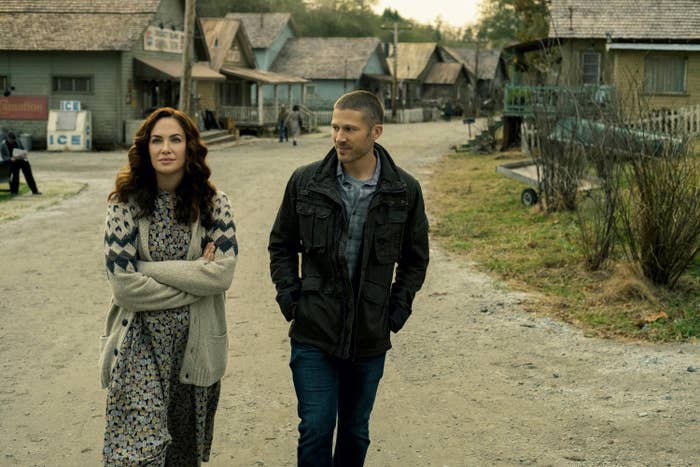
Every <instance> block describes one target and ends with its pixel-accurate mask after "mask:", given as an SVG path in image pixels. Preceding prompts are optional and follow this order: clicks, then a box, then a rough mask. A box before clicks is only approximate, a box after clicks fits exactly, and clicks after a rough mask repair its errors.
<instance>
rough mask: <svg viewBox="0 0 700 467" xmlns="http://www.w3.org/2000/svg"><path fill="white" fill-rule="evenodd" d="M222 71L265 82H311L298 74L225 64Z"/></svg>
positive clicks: (249, 79)
mask: <svg viewBox="0 0 700 467" xmlns="http://www.w3.org/2000/svg"><path fill="white" fill-rule="evenodd" d="M221 73H223V74H225V75H229V76H234V77H236V78H242V79H246V80H248V81H255V82H259V83H264V84H299V83H308V82H309V80H307V79H304V78H300V77H298V76H291V75H284V74H282V73H273V72H272V71H264V70H254V69H252V68H241V67H237V66H225V67H223V68H221Z"/></svg>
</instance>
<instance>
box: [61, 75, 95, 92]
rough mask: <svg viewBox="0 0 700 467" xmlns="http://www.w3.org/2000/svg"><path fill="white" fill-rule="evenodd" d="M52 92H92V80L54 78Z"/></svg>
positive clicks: (74, 77)
mask: <svg viewBox="0 0 700 467" xmlns="http://www.w3.org/2000/svg"><path fill="white" fill-rule="evenodd" d="M53 90H54V92H81V93H88V92H92V78H90V77H86V76H54V78H53Z"/></svg>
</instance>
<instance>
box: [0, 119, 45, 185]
mask: <svg viewBox="0 0 700 467" xmlns="http://www.w3.org/2000/svg"><path fill="white" fill-rule="evenodd" d="M15 149H24V146H22V143H21V142H20V141H19V140H18V139H17V137H16V136H15V134H14V133H12V132H11V131H10V132H9V133H7V139H6V140H5V141H3V142H2V143H1V144H0V156H1V157H2V164H7V165H9V166H10V193H11V194H13V195H16V194H19V171H20V170H21V171H22V173H23V174H24V180H25V181H26V182H27V186H29V189H30V190H32V194H35V195H40V194H41V192H40V191H39V189H38V188H37V186H36V181H35V180H34V174H32V166H31V164H29V160H27V157H26V154H25V155H24V156H23V157H19V156H17V157H15V156H14V155H13V151H14V150H15Z"/></svg>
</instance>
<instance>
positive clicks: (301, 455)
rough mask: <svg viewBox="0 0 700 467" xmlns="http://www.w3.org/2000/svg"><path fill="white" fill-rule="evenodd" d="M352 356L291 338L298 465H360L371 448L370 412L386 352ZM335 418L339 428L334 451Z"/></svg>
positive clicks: (305, 466) (354, 466) (358, 466)
mask: <svg viewBox="0 0 700 467" xmlns="http://www.w3.org/2000/svg"><path fill="white" fill-rule="evenodd" d="M385 356H386V354H382V355H380V356H377V357H370V358H362V359H358V360H356V361H348V360H341V359H339V358H335V357H332V356H330V355H328V354H327V353H325V352H323V351H321V350H319V349H318V348H316V347H314V346H311V345H306V344H300V343H299V342H295V341H294V340H292V356H291V359H290V362H289V366H290V367H291V369H292V378H293V380H294V389H295V391H296V393H297V401H298V406H297V412H298V414H299V418H300V419H301V421H300V423H299V446H298V448H297V460H298V465H299V467H317V466H318V467H330V466H333V467H348V466H352V467H360V466H362V465H363V464H364V462H365V455H366V454H367V448H369V416H370V413H371V412H372V406H373V405H374V399H375V396H376V394H377V387H378V386H379V380H381V379H382V375H383V374H384V358H385ZM336 418H337V420H338V434H337V436H336V442H335V454H334V455H332V448H333V431H334V428H335V423H336Z"/></svg>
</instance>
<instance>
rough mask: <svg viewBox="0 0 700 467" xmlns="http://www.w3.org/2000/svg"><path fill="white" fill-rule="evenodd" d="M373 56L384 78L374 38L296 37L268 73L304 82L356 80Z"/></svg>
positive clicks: (379, 43) (382, 59) (376, 42)
mask: <svg viewBox="0 0 700 467" xmlns="http://www.w3.org/2000/svg"><path fill="white" fill-rule="evenodd" d="M375 52H376V53H378V54H379V58H380V60H381V61H382V62H383V63H384V67H385V72H386V73H387V74H388V73H389V68H388V66H387V65H386V61H385V57H384V52H383V50H382V47H381V42H380V41H379V39H377V38H376V37H299V38H296V39H289V40H288V41H287V43H286V44H285V46H284V47H283V48H282V50H280V53H279V54H278V55H277V59H276V60H275V62H274V63H273V64H272V66H271V67H270V70H271V71H274V72H277V73H286V74H290V75H296V76H303V77H304V78H307V79H358V78H359V77H360V76H361V75H362V70H364V68H365V66H366V65H367V63H368V62H369V59H370V58H371V56H372V54H374V53H375Z"/></svg>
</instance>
